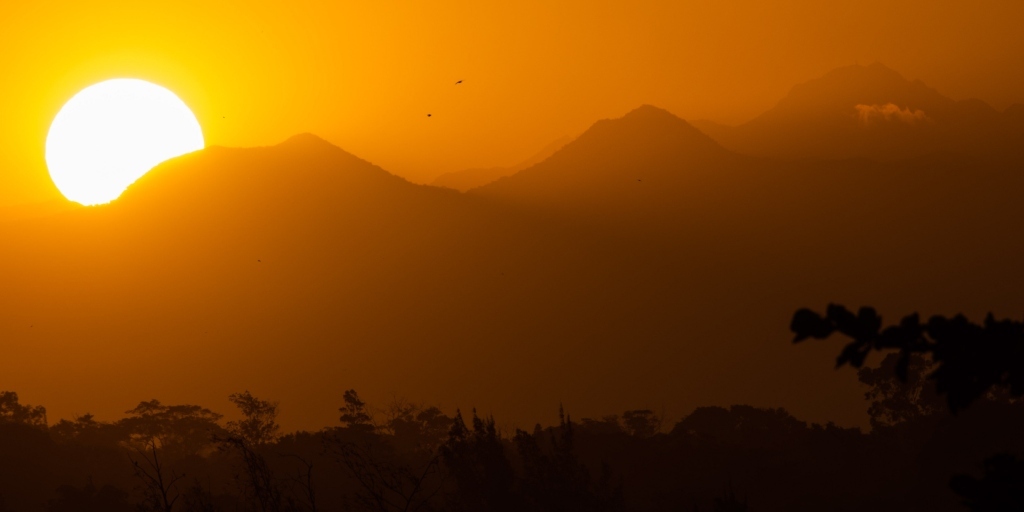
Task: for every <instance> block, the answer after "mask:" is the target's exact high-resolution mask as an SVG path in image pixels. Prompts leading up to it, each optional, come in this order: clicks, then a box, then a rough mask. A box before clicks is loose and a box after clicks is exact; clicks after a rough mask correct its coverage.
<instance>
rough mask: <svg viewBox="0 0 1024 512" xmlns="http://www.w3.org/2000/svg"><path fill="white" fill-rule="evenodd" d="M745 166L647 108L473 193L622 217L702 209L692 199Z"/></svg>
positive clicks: (608, 122)
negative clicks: (702, 189) (703, 189)
mask: <svg viewBox="0 0 1024 512" xmlns="http://www.w3.org/2000/svg"><path fill="white" fill-rule="evenodd" d="M745 160H746V159H745V158H744V157H741V156H739V155H736V154H734V153H732V152H730V151H728V150H726V149H723V148H722V147H721V146H720V145H719V144H718V143H717V142H715V141H714V140H712V139H711V138H710V137H708V136H707V135H705V134H704V133H702V132H701V131H700V130H698V129H697V128H695V127H693V126H692V125H690V124H689V123H687V122H686V121H684V120H682V119H680V118H678V117H676V116H675V115H673V114H671V113H670V112H668V111H665V110H663V109H660V108H657V107H653V106H650V105H645V106H642V107H639V108H637V109H635V110H633V111H631V112H629V113H627V114H626V115H625V116H623V117H621V118H618V119H612V120H602V121H598V122H597V123H595V124H594V125H593V126H592V127H591V128H589V129H588V130H587V131H586V132H584V133H583V134H582V135H580V136H579V137H578V138H577V139H576V140H574V141H572V142H571V143H569V144H567V145H566V146H565V147H563V148H562V149H560V150H559V151H557V152H555V153H554V154H553V155H552V156H551V157H549V158H548V159H546V160H544V161H543V162H540V163H538V164H536V165H534V166H532V167H530V168H527V169H524V170H522V171H520V172H518V173H516V174H514V175H512V176H508V177H505V178H502V179H500V180H498V181H496V182H494V183H491V184H488V185H485V186H483V187H480V188H477V189H474V190H472V191H471V193H472V194H476V195H479V196H482V197H487V198H490V199H491V200H496V201H501V202H511V203H520V204H533V205H546V206H547V207H549V208H552V209H557V210H566V211H572V212H574V213H576V214H584V213H585V214H586V215H589V216H594V217H595V218H596V217H608V216H613V217H616V218H621V217H622V216H624V215H625V216H632V215H633V214H642V212H647V211H648V210H650V209H655V210H660V209H663V208H670V209H677V208H690V207H692V206H694V202H695V201H698V202H703V199H702V198H699V197H692V192H693V191H694V190H697V189H699V188H701V187H702V186H703V185H707V184H711V183H713V182H715V181H716V180H720V179H722V178H723V177H724V176H725V175H728V174H731V173H732V172H733V170H735V169H737V168H742V167H745V165H746V164H745V163H744V162H745ZM722 173H725V174H722Z"/></svg>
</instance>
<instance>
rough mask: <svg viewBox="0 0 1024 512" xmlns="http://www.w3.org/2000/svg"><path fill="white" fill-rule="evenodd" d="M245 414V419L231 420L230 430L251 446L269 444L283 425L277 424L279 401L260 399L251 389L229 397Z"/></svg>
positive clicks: (228, 428)
mask: <svg viewBox="0 0 1024 512" xmlns="http://www.w3.org/2000/svg"><path fill="white" fill-rule="evenodd" d="M228 400H230V401H231V403H233V404H235V406H236V407H238V408H239V409H240V410H241V411H242V414H243V415H244V416H245V419H243V420H236V421H229V422H228V424H227V430H228V432H229V433H230V434H231V435H232V436H235V437H238V438H240V439H242V440H243V441H244V442H246V443H248V444H249V445H250V446H260V445H264V444H268V443H271V442H273V441H274V440H275V439H277V435H278V431H280V429H281V427H280V425H278V424H277V403H276V402H268V401H266V400H260V399H259V398H256V397H254V396H252V393H249V390H245V392H243V393H234V394H232V395H230V396H229V397H228Z"/></svg>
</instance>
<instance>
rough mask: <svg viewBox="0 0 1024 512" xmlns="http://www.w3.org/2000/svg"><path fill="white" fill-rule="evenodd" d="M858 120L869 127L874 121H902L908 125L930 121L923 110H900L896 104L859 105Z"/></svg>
mask: <svg viewBox="0 0 1024 512" xmlns="http://www.w3.org/2000/svg"><path fill="white" fill-rule="evenodd" d="M855 108H856V109H857V118H858V119H860V122H861V123H863V124H865V125H868V124H871V123H872V122H874V121H879V120H881V121H886V122H891V121H900V122H903V123H907V124H914V123H916V122H918V121H924V120H926V119H928V116H927V115H925V113H924V111H923V110H910V107H907V108H900V107H899V106H898V105H896V104H895V103H886V104H885V105H863V104H860V105H857V106H856V107H855Z"/></svg>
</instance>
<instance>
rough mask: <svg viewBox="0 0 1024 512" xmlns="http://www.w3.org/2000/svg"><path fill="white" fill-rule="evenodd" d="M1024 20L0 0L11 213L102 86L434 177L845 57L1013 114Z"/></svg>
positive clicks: (748, 109) (912, 7)
mask: <svg viewBox="0 0 1024 512" xmlns="http://www.w3.org/2000/svg"><path fill="white" fill-rule="evenodd" d="M1022 20H1024V3H1022V2H1020V1H1017V0H999V1H983V2H972V3H967V2H958V1H950V0H929V1H923V0H922V1H902V2H893V1H891V0H869V1H863V0H861V1H856V2H853V1H836V2H819V1H817V0H786V1H777V2H760V1H751V0H732V1H727V2H722V1H660V2H659V1H644V0H641V1H634V2H605V1H601V2H595V1H592V0H590V1H581V0H571V1H560V2H542V1H533V0H524V1H520V2H501V3H491V2H483V3H481V2H470V1H464V2H463V1H443V0H442V1H434V2H407V1H402V2H395V1H386V0H385V1H380V0H375V1H373V2H349V1H337V0H333V1H330V2H312V1H300V0H297V1H293V2H282V1H274V2H267V1H253V0H250V1H246V2H209V1H197V0H175V1H173V2H171V1H153V2H138V1H136V0H130V1H129V0H118V1H109V0H108V1H73V2H72V1H67V2H60V1H41V2H5V3H4V4H3V6H0V69H3V73H2V74H0V76H2V78H0V91H2V94H0V113H2V119H3V120H2V123H0V205H11V204H17V203H26V202H34V201H40V200H46V199H49V198H53V197H55V195H56V194H57V192H56V190H55V189H54V188H53V187H52V185H51V184H50V181H49V178H48V176H47V174H46V171H45V164H44V162H43V146H44V142H45V138H46V133H47V129H48V127H49V124H50V121H51V120H52V119H53V117H54V115H56V113H57V111H58V110H59V109H60V107H61V105H62V104H63V103H64V102H65V101H67V100H68V99H69V98H70V97H71V96H72V95H74V94H75V93H76V92H77V91H79V90H81V89H82V88H84V87H86V86H88V85H90V84H93V83H96V82H99V81H102V80H105V79H109V78H115V77H136V78H142V79H146V80H150V81H153V82H155V83H158V84H160V85H163V86H165V87H167V88H169V89H171V90H173V91H175V92H176V93H177V94H178V95H179V96H180V97H181V98H182V99H183V100H184V101H185V102H186V103H187V104H189V105H190V106H191V107H192V109H193V110H194V111H195V113H196V115H197V117H198V118H199V121H200V123H201V124H202V126H203V128H204V130H205V135H206V140H207V144H209V145H227V146H255V145H268V144H274V143H277V142H280V141H281V140H283V139H285V138H287V137H288V136H291V135H294V134H296V133H300V132H313V133H316V134H318V135H320V136H322V137H324V138H326V139H327V140H329V141H331V142H333V143H334V144H337V145H339V146H341V147H343V148H345V149H346V150H348V151H350V152H352V153H355V154H356V155H359V156H361V157H363V158H365V159H368V160H370V161H372V162H374V163H375V164H378V165H381V166H383V167H384V168H386V169H388V170H390V171H392V172H395V173H396V174H399V175H402V176H405V177H407V178H408V179H410V180H413V181H419V182H425V181H429V180H431V179H433V178H434V177H435V176H437V175H439V174H441V173H443V172H447V171H453V170H459V169H462V168H466V167H478V166H494V165H512V164H515V163H517V162H518V161H519V160H522V159H525V158H527V157H529V156H531V155H532V154H533V153H534V152H536V151H537V150H539V149H540V148H541V147H543V146H545V145H546V144H548V143H549V142H551V141H553V140H555V139H557V138H559V137H562V136H565V135H577V134H579V133H580V132H582V131H583V130H584V129H586V127H587V126H589V125H590V124H591V123H592V122H593V121H595V120H597V119H600V118H607V117H613V116H619V115H622V114H623V113H625V112H627V111H629V110H631V109H633V108H635V107H636V106H638V105H640V104H643V103H650V104H655V105H658V106H661V107H663V108H667V109H668V110H670V111H672V112H673V113H675V114H677V115H679V116H681V117H684V118H686V119H700V118H708V119H713V120H717V121H721V122H726V123H739V122H743V121H745V120H747V119H750V118H751V117H753V116H755V115H757V114H759V113H760V112H762V111H764V110H766V109H768V108H770V107H771V106H772V105H773V104H774V103H775V102H777V101H778V100H779V99H780V98H781V97H782V96H783V95H784V94H785V93H786V91H787V90H788V89H789V88H790V87H791V86H793V85H794V84H796V83H800V82H803V81H806V80H809V79H812V78H814V77H817V76H820V75H821V74H823V73H825V72H827V71H828V70H830V69H833V68H836V67H839V66H845V65H849V64H853V63H861V64H867V63H870V62H873V61H879V62H882V63H884V64H886V65H887V66H890V67H892V68H893V69H896V70H898V71H900V72H901V73H903V74H904V75H905V76H907V77H908V78H911V79H920V80H923V81H924V82H925V83H927V84H928V85H930V86H932V87H935V88H937V89H938V90H939V91H940V92H942V93H944V94H946V95H948V96H950V97H952V98H954V99H966V98H972V97H974V98H980V99H982V100H985V101H987V102H989V103H991V104H992V105H993V106H995V107H996V108H997V109H1003V108H1005V107H1007V106H1008V105H1010V104H1012V103H1017V102H1024V31H1021V30H1020V22H1021V21H1022ZM456 80H464V83H463V84H462V85H459V86H455V85H454V83H455V81H456ZM427 113H431V114H433V116H432V117H431V118H430V119H428V118H427V117H426V114H427Z"/></svg>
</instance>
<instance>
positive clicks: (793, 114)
mask: <svg viewBox="0 0 1024 512" xmlns="http://www.w3.org/2000/svg"><path fill="white" fill-rule="evenodd" d="M695 124H696V125H697V126H698V127H699V128H700V129H701V130H703V131H705V132H706V133H707V134H709V135H711V136H712V137H713V138H715V140H717V141H719V142H720V143H721V144H722V145H723V146H725V147H727V148H729V149H732V150H734V151H737V152H740V153H744V154H750V155H759V156H774V157H784V158H831V159H834V158H854V157H864V158H872V159H882V160H892V159H904V158H912V157H915V156H921V155H925V154H928V153H931V152H935V151H952V152H956V153H961V154H968V155H975V156H989V157H991V156H993V155H996V156H999V155H1002V154H1004V153H1006V152H1015V151H1016V148H1017V147H1019V145H1020V139H1019V134H1020V133H1021V127H1022V123H1021V121H1020V120H1019V119H1017V118H1015V117H1014V116H1013V115H1012V114H1011V113H999V112H997V111H996V110H995V109H993V108H992V107H990V106H989V105H987V104H985V103H984V102H982V101H979V100H967V101H959V102H958V101H953V100H951V99H949V98H947V97H945V96H943V95H941V94H940V93H939V92H937V91H936V90H934V89H932V88H930V87H928V86H926V85H925V84H923V83H922V82H920V81H909V80H907V79H905V78H904V77H903V76H901V75H900V74H899V73H897V72H895V71H893V70H891V69H889V68H887V67H885V66H883V65H881V64H877V63H876V64H872V65H870V66H848V67H844V68H839V69H836V70H833V71H830V72H829V73H826V74H825V75H824V76H822V77H820V78H818V79H815V80H811V81H809V82H806V83H804V84H800V85H797V86H795V87H793V89H792V90H791V91H790V92H789V94H788V95H786V97H784V98H783V99H782V100H781V101H779V103H778V105H776V106H775V107H774V108H772V109H770V110H768V111H767V112H765V113H763V114H761V115H760V116H758V117H756V118H754V119H753V120H751V121H749V122H747V123H745V124H742V125H740V126H737V127H728V126H723V125H719V124H716V123H713V122H709V121H701V122H697V123H695Z"/></svg>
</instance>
